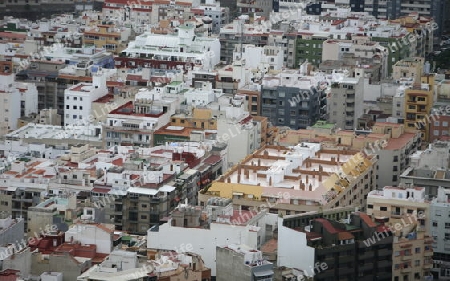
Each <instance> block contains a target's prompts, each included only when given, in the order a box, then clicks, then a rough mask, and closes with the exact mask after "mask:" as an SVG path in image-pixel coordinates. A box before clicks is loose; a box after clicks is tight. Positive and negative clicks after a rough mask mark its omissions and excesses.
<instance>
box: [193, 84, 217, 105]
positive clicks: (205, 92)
mask: <svg viewBox="0 0 450 281" xmlns="http://www.w3.org/2000/svg"><path fill="white" fill-rule="evenodd" d="M201 86H202V87H201V88H194V89H190V90H188V91H186V92H184V101H185V102H186V105H188V106H193V107H195V106H206V105H208V104H210V103H212V102H215V101H217V99H218V98H219V97H220V96H222V95H223V92H222V90H221V89H213V88H212V84H211V82H202V84H201Z"/></svg>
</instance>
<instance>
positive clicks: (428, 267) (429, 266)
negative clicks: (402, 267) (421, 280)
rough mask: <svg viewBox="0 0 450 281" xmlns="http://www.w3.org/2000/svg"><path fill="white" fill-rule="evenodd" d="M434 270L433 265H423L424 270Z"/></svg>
mask: <svg viewBox="0 0 450 281" xmlns="http://www.w3.org/2000/svg"><path fill="white" fill-rule="evenodd" d="M432 268H433V263H425V264H424V265H423V269H432Z"/></svg>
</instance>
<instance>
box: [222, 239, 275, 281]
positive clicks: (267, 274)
mask: <svg viewBox="0 0 450 281" xmlns="http://www.w3.org/2000/svg"><path fill="white" fill-rule="evenodd" d="M216 251H217V254H216V259H217V276H216V280H217V281H226V280H230V278H232V279H233V280H236V281H250V280H255V279H256V280H261V279H264V280H267V281H270V280H273V275H274V272H273V264H272V263H270V262H268V261H266V260H265V259H264V258H263V255H262V252H261V251H258V250H256V249H252V248H250V247H247V246H246V245H226V246H217V250H216Z"/></svg>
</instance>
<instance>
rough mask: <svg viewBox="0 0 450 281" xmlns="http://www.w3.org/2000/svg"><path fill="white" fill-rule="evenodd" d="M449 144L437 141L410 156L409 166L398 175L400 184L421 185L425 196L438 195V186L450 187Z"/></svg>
mask: <svg viewBox="0 0 450 281" xmlns="http://www.w3.org/2000/svg"><path fill="white" fill-rule="evenodd" d="M448 150H449V144H448V142H443V141H438V142H435V143H433V144H429V145H428V147H427V149H424V150H421V151H417V152H416V153H414V154H413V155H412V156H411V162H410V167H408V168H407V169H406V170H405V171H404V172H403V173H402V174H401V176H400V184H403V185H412V186H423V187H424V188H425V190H426V194H427V196H429V198H431V197H432V196H437V195H438V188H439V187H444V188H447V189H448V188H450V181H449V180H450V175H449V173H448V168H449V163H450V162H449V159H450V158H449V152H448Z"/></svg>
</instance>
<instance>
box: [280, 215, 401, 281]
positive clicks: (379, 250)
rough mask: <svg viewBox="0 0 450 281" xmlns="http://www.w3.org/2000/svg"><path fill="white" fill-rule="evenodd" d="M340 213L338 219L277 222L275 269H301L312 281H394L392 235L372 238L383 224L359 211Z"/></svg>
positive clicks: (310, 217) (304, 218)
mask: <svg viewBox="0 0 450 281" xmlns="http://www.w3.org/2000/svg"><path fill="white" fill-rule="evenodd" d="M343 214H344V215H343V216H342V217H340V216H339V218H340V220H339V218H338V219H331V218H320V217H317V216H320V215H317V214H311V215H308V214H302V215H295V216H287V217H284V218H282V219H279V220H278V243H279V244H278V258H277V265H278V267H281V266H285V267H290V268H297V269H300V270H302V271H303V272H304V275H305V277H306V278H311V279H313V280H331V279H332V280H373V279H376V280H386V281H388V280H394V279H393V277H392V253H393V250H392V241H393V237H392V235H391V234H390V233H388V234H387V235H385V236H383V237H381V238H380V239H375V238H374V237H377V235H379V234H382V232H383V229H384V228H383V226H382V225H377V224H375V223H374V222H372V220H371V219H370V218H369V216H368V215H367V214H365V213H362V212H358V211H357V212H345V211H344V212H343ZM347 214H348V215H347ZM335 215H337V214H335ZM372 238H373V241H372ZM367 241H371V242H370V243H368V242H367Z"/></svg>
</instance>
